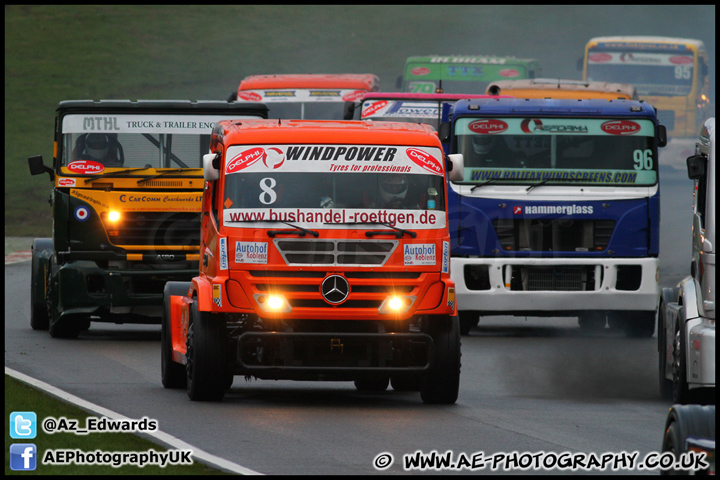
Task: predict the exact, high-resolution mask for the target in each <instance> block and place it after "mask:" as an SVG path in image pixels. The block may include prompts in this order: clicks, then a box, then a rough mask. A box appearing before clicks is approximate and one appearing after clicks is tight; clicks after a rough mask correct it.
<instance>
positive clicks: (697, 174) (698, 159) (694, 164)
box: [687, 155, 707, 180]
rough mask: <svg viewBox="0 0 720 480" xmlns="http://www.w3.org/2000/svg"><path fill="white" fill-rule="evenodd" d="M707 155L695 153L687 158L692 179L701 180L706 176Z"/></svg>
mask: <svg viewBox="0 0 720 480" xmlns="http://www.w3.org/2000/svg"><path fill="white" fill-rule="evenodd" d="M706 164H707V157H706V156H705V155H693V156H691V157H688V158H687V172H688V178H689V179H690V180H699V179H700V178H702V177H704V176H705V166H706Z"/></svg>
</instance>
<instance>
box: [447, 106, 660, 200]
mask: <svg viewBox="0 0 720 480" xmlns="http://www.w3.org/2000/svg"><path fill="white" fill-rule="evenodd" d="M454 133H455V135H454V142H455V144H454V147H453V151H456V152H458V153H462V154H463V157H464V162H465V180H464V182H462V183H467V184H478V183H484V182H487V181H488V180H494V183H511V184H512V183H521V184H532V183H535V182H537V181H543V180H547V181H548V182H552V183H557V184H563V183H565V184H570V183H572V184H573V185H608V186H649V185H654V184H656V183H657V179H658V175H657V172H658V161H657V148H656V142H655V127H654V124H653V122H652V121H650V120H643V119H638V120H624V119H609V118H604V119H594V118H593V119H588V118H509V117H503V118H497V117H494V118H481V117H477V118H466V117H463V118H459V119H458V120H457V121H456V123H455V132H454Z"/></svg>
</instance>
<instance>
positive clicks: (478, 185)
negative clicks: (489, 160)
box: [470, 178, 497, 193]
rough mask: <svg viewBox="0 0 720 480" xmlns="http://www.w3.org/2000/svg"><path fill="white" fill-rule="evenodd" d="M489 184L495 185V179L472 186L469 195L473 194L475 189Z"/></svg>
mask: <svg viewBox="0 0 720 480" xmlns="http://www.w3.org/2000/svg"><path fill="white" fill-rule="evenodd" d="M489 183H497V179H496V178H491V179H490V180H488V181H486V182H483V183H478V184H477V185H473V186H472V188H471V189H470V193H472V192H474V191H475V189H476V188H478V187H482V186H485V185H487V184H489Z"/></svg>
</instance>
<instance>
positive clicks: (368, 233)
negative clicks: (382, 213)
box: [365, 222, 417, 238]
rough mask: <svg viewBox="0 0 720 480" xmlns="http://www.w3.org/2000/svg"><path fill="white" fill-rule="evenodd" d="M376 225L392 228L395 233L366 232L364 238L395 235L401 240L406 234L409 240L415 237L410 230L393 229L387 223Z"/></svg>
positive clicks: (381, 231)
mask: <svg viewBox="0 0 720 480" xmlns="http://www.w3.org/2000/svg"><path fill="white" fill-rule="evenodd" d="M378 225H382V226H384V227H388V228H392V229H393V230H397V231H395V232H388V231H387V230H368V231H367V232H365V236H366V237H373V236H375V235H395V237H396V238H402V237H403V235H405V234H406V233H407V234H408V235H410V237H411V238H415V237H417V233H415V232H413V231H412V230H405V229H403V228H398V227H393V226H392V225H390V224H388V223H379V222H378Z"/></svg>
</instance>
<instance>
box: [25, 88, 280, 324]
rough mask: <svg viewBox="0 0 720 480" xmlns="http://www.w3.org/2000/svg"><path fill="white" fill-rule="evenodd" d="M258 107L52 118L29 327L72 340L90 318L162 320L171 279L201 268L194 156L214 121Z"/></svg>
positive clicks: (72, 103)
mask: <svg viewBox="0 0 720 480" xmlns="http://www.w3.org/2000/svg"><path fill="white" fill-rule="evenodd" d="M237 117H244V118H267V107H265V105H262V104H245V105H242V104H233V103H228V102H219V101H189V100H137V101H130V100H100V101H92V100H67V101H63V102H60V103H59V104H58V107H57V112H56V117H55V148H54V154H53V160H52V167H50V166H47V165H44V164H43V159H42V156H34V157H30V158H29V159H28V163H29V167H30V173H31V174H32V175H38V174H43V173H48V174H49V176H50V180H51V181H52V185H53V188H52V193H51V205H52V216H53V229H52V232H53V236H52V238H36V239H35V240H34V242H33V245H32V270H31V294H30V297H31V302H30V325H31V327H32V328H33V329H35V330H49V332H50V335H51V336H52V337H65V338H72V337H77V336H78V335H79V334H80V333H81V332H82V331H83V330H86V329H87V328H89V327H90V324H91V322H109V323H160V317H161V312H162V300H163V289H164V287H165V283H166V282H167V281H169V280H189V279H191V278H192V277H193V275H194V274H195V273H196V272H197V269H198V263H199V256H200V255H199V248H200V247H199V244H200V205H201V200H202V193H203V185H204V180H203V170H202V157H203V155H204V154H206V153H207V152H208V151H209V146H210V136H211V133H212V129H213V126H214V125H215V122H218V121H219V120H222V119H223V118H237Z"/></svg>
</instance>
